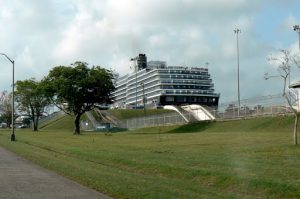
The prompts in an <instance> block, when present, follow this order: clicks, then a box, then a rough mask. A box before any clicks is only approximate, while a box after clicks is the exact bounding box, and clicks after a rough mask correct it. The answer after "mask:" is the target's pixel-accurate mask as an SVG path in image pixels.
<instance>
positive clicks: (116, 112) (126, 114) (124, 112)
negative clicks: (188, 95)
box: [108, 109, 174, 120]
mask: <svg viewBox="0 0 300 199" xmlns="http://www.w3.org/2000/svg"><path fill="white" fill-rule="evenodd" d="M108 111H109V112H110V113H111V114H112V115H113V116H115V117H116V118H118V119H120V120H124V119H131V118H136V117H143V116H150V115H159V114H163V113H172V112H174V111H172V110H166V109H146V110H145V111H144V110H143V109H136V110H135V109H111V110H108Z"/></svg>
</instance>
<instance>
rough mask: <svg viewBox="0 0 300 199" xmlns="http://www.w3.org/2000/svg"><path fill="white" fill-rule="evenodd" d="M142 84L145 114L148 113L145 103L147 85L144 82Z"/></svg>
mask: <svg viewBox="0 0 300 199" xmlns="http://www.w3.org/2000/svg"><path fill="white" fill-rule="evenodd" d="M141 85H142V88H143V108H144V115H145V114H146V106H145V103H146V98H145V85H144V83H143V82H142V83H141Z"/></svg>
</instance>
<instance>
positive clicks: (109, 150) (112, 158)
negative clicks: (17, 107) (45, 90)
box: [0, 117, 300, 198]
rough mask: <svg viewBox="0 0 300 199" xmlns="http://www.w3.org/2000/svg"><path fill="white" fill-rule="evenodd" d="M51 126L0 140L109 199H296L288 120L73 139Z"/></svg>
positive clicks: (294, 150) (298, 189)
mask: <svg viewBox="0 0 300 199" xmlns="http://www.w3.org/2000/svg"><path fill="white" fill-rule="evenodd" d="M59 121H62V123H65V122H66V121H65V122H63V120H59ZM70 121H72V120H69V122H70ZM57 122H58V121H57ZM54 126H56V127H53V128H54V129H55V130H51V128H50V126H48V128H49V129H44V130H41V131H40V132H38V133H33V132H29V131H17V132H16V133H17V134H16V135H17V140H18V141H17V142H14V143H12V142H10V141H9V135H10V133H9V132H0V144H1V145H2V146H5V147H6V148H8V149H10V150H12V151H14V152H16V153H18V154H20V155H22V156H24V157H26V158H28V159H30V160H32V161H33V162H36V163H38V164H40V165H42V166H44V167H46V168H49V169H51V170H55V171H56V172H58V173H60V174H62V175H65V176H68V177H70V178H72V179H74V180H76V181H78V182H80V183H82V184H85V185H88V186H90V187H92V188H94V189H97V190H99V191H101V192H104V193H106V194H108V195H110V196H112V197H115V198H300V180H299V179H300V169H299V168H300V147H298V146H293V145H292V143H293V142H292V127H293V118H292V117H278V118H259V119H251V120H241V121H231V122H214V123H198V124H192V125H184V126H168V127H154V128H147V129H140V130H135V131H129V132H125V133H115V134H112V136H105V135H104V134H101V133H94V134H83V135H81V136H74V135H72V131H71V129H70V128H69V124H61V125H60V124H59V122H58V123H57V124H56V125H54ZM59 126H61V127H60V128H58V127H59ZM63 127H65V128H66V129H64V128H63Z"/></svg>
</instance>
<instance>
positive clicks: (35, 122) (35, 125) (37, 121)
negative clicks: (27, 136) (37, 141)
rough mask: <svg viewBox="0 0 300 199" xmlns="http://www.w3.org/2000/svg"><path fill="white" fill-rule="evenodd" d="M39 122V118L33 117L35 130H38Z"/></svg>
mask: <svg viewBox="0 0 300 199" xmlns="http://www.w3.org/2000/svg"><path fill="white" fill-rule="evenodd" d="M38 123H39V118H38V117H34V119H33V131H38Z"/></svg>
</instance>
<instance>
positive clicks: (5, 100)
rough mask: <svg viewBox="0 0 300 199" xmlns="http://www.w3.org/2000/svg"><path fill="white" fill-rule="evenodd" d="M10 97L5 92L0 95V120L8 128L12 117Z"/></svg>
mask: <svg viewBox="0 0 300 199" xmlns="http://www.w3.org/2000/svg"><path fill="white" fill-rule="evenodd" d="M11 100H12V96H11V94H9V93H8V92H7V91H4V92H2V93H1V109H2V113H1V115H0V120H1V121H2V122H5V123H6V124H7V126H8V127H10V125H11V117H12V115H11V114H12V103H11Z"/></svg>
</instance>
